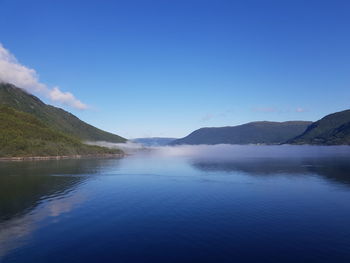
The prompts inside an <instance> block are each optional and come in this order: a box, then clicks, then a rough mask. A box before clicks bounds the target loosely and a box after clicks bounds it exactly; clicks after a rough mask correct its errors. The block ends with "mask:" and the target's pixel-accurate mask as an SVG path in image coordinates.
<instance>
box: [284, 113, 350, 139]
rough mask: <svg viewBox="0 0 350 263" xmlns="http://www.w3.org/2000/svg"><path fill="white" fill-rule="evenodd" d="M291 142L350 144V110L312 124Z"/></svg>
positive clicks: (328, 116)
mask: <svg viewBox="0 0 350 263" xmlns="http://www.w3.org/2000/svg"><path fill="white" fill-rule="evenodd" d="M287 143H290V144H317V145H341V144H348V145H349V144H350V110H345V111H341V112H336V113H333V114H330V115H327V116H325V117H324V118H322V119H320V120H319V121H316V122H314V123H313V124H312V125H310V126H309V127H308V128H307V130H306V131H305V132H304V133H302V134H301V135H299V136H297V137H296V138H294V139H292V140H289V141H288V142H287Z"/></svg>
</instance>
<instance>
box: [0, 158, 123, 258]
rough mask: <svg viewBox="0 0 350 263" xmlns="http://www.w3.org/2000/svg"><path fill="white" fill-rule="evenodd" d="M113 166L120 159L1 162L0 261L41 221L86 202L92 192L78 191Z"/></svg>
mask: <svg viewBox="0 0 350 263" xmlns="http://www.w3.org/2000/svg"><path fill="white" fill-rule="evenodd" d="M112 163H113V165H114V166H115V165H117V163H118V160H104V159H100V160H98V159H95V160H93V159H86V160H84V159H83V160H58V161H57V160H50V161H38V162H35V161H34V162H32V161H29V162H0V171H1V173H0V258H1V257H2V256H4V255H5V254H6V252H7V251H9V250H11V249H13V248H15V247H17V246H19V245H21V242H23V241H24V239H25V238H27V236H29V235H30V234H31V233H32V232H33V231H34V230H35V229H36V228H37V223H38V222H39V221H42V220H44V219H45V218H47V217H57V216H59V215H61V214H63V213H68V212H69V211H71V210H72V209H73V208H74V207H76V206H77V205H79V204H81V203H83V202H84V201H85V200H86V199H87V198H88V193H84V192H81V191H79V192H75V191H74V189H75V188H76V187H77V186H78V185H80V184H81V183H83V182H84V181H86V180H88V179H89V178H91V177H90V175H93V174H97V173H99V172H100V171H101V169H103V168H105V167H106V166H107V167H108V166H109V165H111V164H112ZM84 175H88V176H84Z"/></svg>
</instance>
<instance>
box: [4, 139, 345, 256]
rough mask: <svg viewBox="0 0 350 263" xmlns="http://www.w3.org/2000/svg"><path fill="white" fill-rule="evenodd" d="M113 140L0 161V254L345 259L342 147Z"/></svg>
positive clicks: (343, 160) (343, 148)
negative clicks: (97, 155)
mask: <svg viewBox="0 0 350 263" xmlns="http://www.w3.org/2000/svg"><path fill="white" fill-rule="evenodd" d="M101 145H102V144H101ZM104 146H106V144H104ZM108 146H109V147H120V146H121V145H114V144H109V145H108ZM122 146H123V147H124V148H123V150H124V151H126V152H127V153H128V155H127V156H126V157H125V158H122V159H100V160H99V159H90V160H89V159H86V160H57V161H56V160H55V161H41V162H19V163H13V162H0V190H1V191H0V262H4V263H7V262H36V263H37V262H39V263H40V262H68V263H69V262H98V261H99V262H101V261H104V262H115V261H120V262H152V263H154V262H276V263H277V262H278V263H280V262H293V263H294V262H327V263H328V262H344V263H345V262H349V260H350V250H349V244H350V229H349V227H348V224H349V223H348V222H349V221H350V208H349V200H350V147H347V146H341V147H319V146H290V145H283V146H253V145H248V146H242V145H213V146H209V145H198V146H186V145H182V146H164V147H143V146H142V145H139V144H123V145H122ZM62 251H65V253H62ZM251 251H255V253H251Z"/></svg>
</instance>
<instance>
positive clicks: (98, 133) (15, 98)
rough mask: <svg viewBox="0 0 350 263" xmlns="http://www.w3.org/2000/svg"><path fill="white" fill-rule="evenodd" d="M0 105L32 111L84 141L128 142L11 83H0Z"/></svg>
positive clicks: (49, 123)
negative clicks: (44, 101)
mask: <svg viewBox="0 0 350 263" xmlns="http://www.w3.org/2000/svg"><path fill="white" fill-rule="evenodd" d="M0 105H7V106H9V107H12V108H14V109H16V110H18V111H23V112H27V113H30V114H32V115H34V116H35V117H37V118H38V119H39V120H41V121H42V122H43V123H45V124H47V125H48V126H49V127H51V128H52V129H54V130H57V131H61V132H63V133H65V134H69V135H71V136H74V137H76V138H79V139H80V140H84V141H107V142H114V143H122V142H126V139H124V138H122V137H120V136H118V135H115V134H112V133H109V132H105V131H102V130H100V129H98V128H96V127H94V126H92V125H89V124H87V123H85V122H83V121H81V120H80V119H78V118H77V117H76V116H74V115H73V114H71V113H69V112H67V111H65V110H62V109H60V108H56V107H53V106H50V105H47V104H45V103H43V102H42V101H41V100H40V99H38V98H37V97H35V96H33V95H30V94H28V93H27V92H25V91H24V90H22V89H20V88H17V87H15V86H14V85H11V84H5V83H0Z"/></svg>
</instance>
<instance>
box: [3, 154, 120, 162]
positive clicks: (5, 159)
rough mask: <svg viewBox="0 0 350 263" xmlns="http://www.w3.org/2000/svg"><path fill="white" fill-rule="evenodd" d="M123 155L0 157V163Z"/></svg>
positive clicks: (118, 156) (117, 156) (118, 155)
mask: <svg viewBox="0 0 350 263" xmlns="http://www.w3.org/2000/svg"><path fill="white" fill-rule="evenodd" d="M124 156H125V154H124V153H115V154H84V155H58V156H17V157H0V161H3V162H6V161H45V160H67V159H90V158H91V159H93V158H101V159H102V158H106V159H108V158H110V159H113V158H116V159H117V158H123V157H124Z"/></svg>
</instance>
